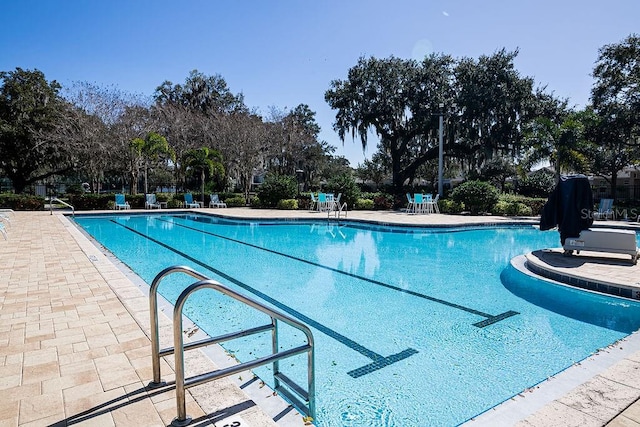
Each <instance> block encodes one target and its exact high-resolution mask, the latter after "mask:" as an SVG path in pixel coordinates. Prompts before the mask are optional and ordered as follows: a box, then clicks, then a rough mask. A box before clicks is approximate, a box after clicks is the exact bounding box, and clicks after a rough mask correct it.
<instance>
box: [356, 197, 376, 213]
mask: <svg viewBox="0 0 640 427" xmlns="http://www.w3.org/2000/svg"><path fill="white" fill-rule="evenodd" d="M353 209H354V210H358V211H371V210H373V209H374V203H373V200H370V199H358V200H356V204H355V205H354V207H353Z"/></svg>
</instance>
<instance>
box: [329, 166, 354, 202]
mask: <svg viewBox="0 0 640 427" xmlns="http://www.w3.org/2000/svg"><path fill="white" fill-rule="evenodd" d="M325 191H326V192H329V193H334V194H335V195H336V196H337V195H338V194H339V193H342V198H341V199H340V204H342V203H345V202H346V203H347V206H355V204H356V201H358V199H359V198H360V187H358V185H357V184H356V181H355V180H354V179H353V176H351V174H348V173H345V174H342V175H339V176H336V177H334V178H331V179H330V180H329V182H327V184H326V186H325Z"/></svg>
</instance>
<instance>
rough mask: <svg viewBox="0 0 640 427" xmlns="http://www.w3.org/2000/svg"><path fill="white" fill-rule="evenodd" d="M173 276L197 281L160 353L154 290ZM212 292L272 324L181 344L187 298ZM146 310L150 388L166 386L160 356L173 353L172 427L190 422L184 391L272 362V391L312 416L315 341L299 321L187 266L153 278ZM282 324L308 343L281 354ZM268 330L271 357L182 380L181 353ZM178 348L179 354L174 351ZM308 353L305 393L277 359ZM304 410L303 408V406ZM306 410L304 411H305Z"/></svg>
mask: <svg viewBox="0 0 640 427" xmlns="http://www.w3.org/2000/svg"><path fill="white" fill-rule="evenodd" d="M172 273H185V274H188V275H190V276H192V277H195V278H197V279H200V281H198V282H196V283H193V284H191V285H190V286H188V287H187V288H185V289H184V290H183V291H182V292H181V293H180V295H179V296H178V298H177V300H176V303H175V306H174V310H173V340H174V347H173V348H165V349H163V350H160V337H159V332H158V297H157V290H158V286H159V285H160V281H161V280H162V279H163V278H164V277H166V276H168V275H169V274H172ZM204 288H209V289H214V290H217V291H218V292H220V293H222V294H224V295H227V296H229V297H231V298H233V299H235V300H237V301H240V302H242V303H244V304H247V305H249V306H250V307H253V308H255V309H256V310H258V311H261V312H263V313H265V314H267V315H269V316H270V317H271V323H270V324H267V325H263V326H258V327H255V328H252V329H247V330H241V331H238V332H233V333H229V334H225V335H221V336H218V337H211V338H208V339H203V340H199V341H195V342H192V343H188V344H184V339H183V333H182V318H183V316H182V309H183V307H184V304H185V302H186V300H187V298H188V297H189V296H190V295H191V294H192V293H194V292H196V291H198V290H200V289H204ZM149 309H150V316H149V317H150V322H151V359H152V367H153V381H152V382H151V383H149V386H150V387H159V386H162V385H164V384H165V383H164V382H163V381H162V379H161V378H160V357H161V356H166V355H169V354H175V373H176V406H177V412H178V415H177V417H176V418H175V419H174V420H173V422H172V425H175V426H186V425H188V424H189V423H190V422H191V418H190V417H189V416H187V413H186V405H185V389H187V388H189V387H193V386H196V385H200V384H203V383H205V382H209V381H213V380H215V379H218V378H223V377H226V376H229V375H233V374H235V373H237V372H241V371H244V370H247V369H253V368H256V367H259V366H262V365H266V364H268V363H273V376H274V381H275V389H276V390H277V391H280V392H281V393H282V394H283V395H284V396H286V397H288V398H289V399H290V400H292V401H293V402H295V403H297V405H298V406H299V409H300V410H302V411H303V412H306V415H308V416H310V417H311V418H314V417H315V374H314V342H313V334H312V333H311V330H310V329H309V327H307V326H306V325H305V324H303V323H301V322H299V321H298V320H296V319H294V318H292V317H290V316H287V315H285V314H282V313H279V312H277V311H275V310H272V309H271V308H269V307H267V306H265V305H263V304H261V303H259V302H257V301H255V300H253V299H251V298H249V297H246V296H244V295H242V294H239V293H237V292H236V291H234V290H232V289H229V288H227V287H225V286H224V285H222V284H220V283H218V282H216V281H215V280H211V279H209V278H207V277H206V276H205V275H203V274H202V273H199V272H197V271H196V270H194V269H192V268H190V267H186V266H173V267H168V268H166V269H164V270H162V271H161V272H160V273H158V275H157V276H156V277H155V278H154V279H153V282H152V283H151V287H150V290H149ZM278 320H280V321H283V322H285V323H286V324H288V325H289V326H291V327H293V328H296V329H298V330H300V331H302V332H303V333H304V334H305V336H306V337H307V344H305V345H302V346H299V347H295V348H291V349H288V350H284V351H278V326H277V321H278ZM268 330H271V343H272V354H271V355H269V356H264V357H261V358H258V359H255V360H252V361H249V362H245V363H241V364H238V365H234V366H231V367H228V368H224V369H218V370H216V371H213V372H209V373H206V374H200V375H196V376H193V377H191V378H187V379H185V377H184V351H185V350H191V349H194V348H198V347H203V346H206V345H211V344H216V343H220V342H224V341H228V340H230V339H234V338H239V337H243V336H248V335H252V334H256V333H261V332H264V331H268ZM176 349H178V350H179V351H176ZM302 353H307V364H308V372H307V382H308V389H307V391H306V392H305V391H304V390H303V389H302V388H301V387H300V386H298V385H297V384H295V383H294V382H293V381H291V380H290V379H289V378H288V377H286V376H285V375H284V374H282V373H281V372H280V369H279V363H278V361H279V360H280V359H284V358H287V357H291V356H295V355H298V354H302ZM281 382H282V383H284V384H285V385H286V386H287V387H289V390H287V389H285V388H283V387H281ZM290 391H292V392H294V393H295V394H297V395H298V396H300V397H301V398H302V400H303V401H304V402H302V401H300V400H299V399H297V398H296V397H295V396H294V395H292V394H291V392H290ZM305 405H306V406H307V408H304V406H305ZM304 409H306V411H305V410H304Z"/></svg>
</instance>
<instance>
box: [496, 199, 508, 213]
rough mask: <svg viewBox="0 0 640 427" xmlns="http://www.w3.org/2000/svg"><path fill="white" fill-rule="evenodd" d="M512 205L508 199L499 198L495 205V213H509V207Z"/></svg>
mask: <svg viewBox="0 0 640 427" xmlns="http://www.w3.org/2000/svg"><path fill="white" fill-rule="evenodd" d="M510 207H511V202H508V201H506V200H498V202H497V203H496V204H495V206H494V207H493V212H492V213H493V214H494V215H509V213H508V212H509V209H510Z"/></svg>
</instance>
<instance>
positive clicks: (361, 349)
mask: <svg viewBox="0 0 640 427" xmlns="http://www.w3.org/2000/svg"><path fill="white" fill-rule="evenodd" d="M110 221H111V222H113V223H114V224H116V225H119V226H121V227H124V228H126V229H127V230H129V231H131V232H133V233H135V234H137V235H139V236H141V237H144V238H145V239H148V240H151V241H152V242H153V243H155V244H157V245H160V246H162V247H163V248H165V249H168V250H170V251H172V252H174V253H176V254H178V255H180V256H181V257H183V258H186V259H188V260H189V261H191V262H193V263H195V264H198V265H199V266H201V267H202V268H205V269H207V270H209V271H211V272H212V273H214V274H217V275H218V276H220V277H223V278H225V279H227V280H228V281H230V282H232V283H234V284H236V285H238V286H239V287H241V288H242V289H244V290H246V291H248V292H251V293H252V294H254V295H256V296H258V297H260V298H262V299H263V300H265V301H267V302H269V303H271V304H273V305H274V306H276V307H278V308H279V309H280V310H282V311H284V312H286V313H288V314H290V315H292V316H294V317H296V318H297V319H299V320H301V321H303V322H305V323H306V324H308V325H310V326H312V327H314V328H315V329H317V330H319V331H320V332H322V333H323V334H325V335H327V336H329V337H331V338H333V339H335V340H336V341H338V342H340V343H342V344H344V345H346V346H347V347H349V348H350V349H352V350H355V351H357V352H358V353H360V354H362V355H363V356H365V357H368V358H369V359H371V360H373V363H370V364H368V365H365V366H363V367H360V368H358V369H354V370H352V371H349V372H347V374H349V375H350V376H352V377H353V378H358V377H361V376H363V375H366V374H368V373H371V372H373V371H376V370H378V369H381V368H384V367H385V366H389V365H391V364H393V363H395V362H399V361H400V360H403V359H406V358H407V357H410V356H412V355H414V354H417V353H418V350H415V349H413V348H407V349H406V350H403V351H401V352H400V353H396V354H392V355H391V356H388V357H385V356H382V355H381V354H378V353H376V352H375V351H372V350H369V349H368V348H366V347H365V346H363V345H361V344H359V343H357V342H355V341H353V340H352V339H351V338H347V337H345V336H344V335H342V334H340V333H338V332H336V331H334V330H333V329H331V328H329V327H327V326H325V325H323V324H322V323H319V322H317V321H315V320H313V319H311V318H310V317H307V316H305V315H304V314H302V313H300V312H299V311H297V310H295V309H293V308H292V307H289V306H288V305H285V304H283V303H281V302H280V301H278V300H276V299H274V298H271V297H270V296H269V295H267V294H265V293H263V292H260V291H259V290H257V289H255V288H253V287H251V286H249V285H247V284H246V283H243V282H241V281H239V280H237V279H235V278H233V277H231V276H229V275H228V274H226V273H223V272H222V271H220V270H218V269H216V268H214V267H211V266H210V265H207V264H205V263H204V262H202V261H200V260H198V259H196V258H194V257H192V256H191V255H189V254H186V253H184V252H182V251H179V250H178V249H175V248H172V247H171V246H169V245H167V244H166V243H163V242H161V241H159V240H157V239H154V238H153V237H151V236H147V235H145V234H143V233H141V232H139V231H138V230H136V229H134V228H131V227H129V226H127V225H124V224H120V223H119V222H117V221H115V220H113V219H112V220H110Z"/></svg>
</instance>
